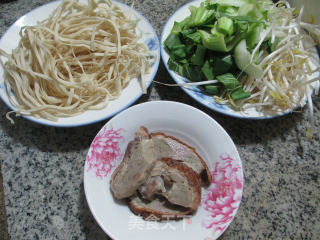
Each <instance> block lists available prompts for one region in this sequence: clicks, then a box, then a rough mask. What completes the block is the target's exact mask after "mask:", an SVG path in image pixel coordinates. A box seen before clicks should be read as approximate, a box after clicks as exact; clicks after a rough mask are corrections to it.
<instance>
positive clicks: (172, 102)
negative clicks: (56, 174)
mask: <svg viewBox="0 0 320 240" xmlns="http://www.w3.org/2000/svg"><path fill="white" fill-rule="evenodd" d="M153 104H175V105H177V106H183V107H185V108H186V109H189V110H190V109H191V110H193V111H196V112H198V113H199V114H201V115H202V116H203V117H205V118H207V119H208V120H210V121H212V122H213V123H214V124H215V125H216V127H218V129H219V131H221V132H222V133H223V135H224V136H225V137H226V139H228V140H229V141H230V143H231V147H232V148H233V149H234V150H235V161H237V163H238V164H239V167H240V169H241V171H240V175H241V183H242V187H241V196H240V200H239V205H238V207H237V209H235V212H234V215H233V217H232V219H231V220H230V221H229V222H228V223H227V226H226V227H225V229H224V230H223V231H222V232H220V233H219V235H217V236H214V239H218V238H219V237H220V236H221V235H222V234H223V233H224V232H225V231H226V230H227V229H228V228H229V226H230V224H231V223H232V222H233V220H234V218H235V217H236V215H237V213H238V210H239V208H240V206H241V203H242V199H243V194H244V187H245V182H244V169H243V164H242V160H241V157H240V154H239V151H238V148H237V146H236V144H235V143H234V141H233V140H232V137H231V136H230V135H229V134H228V132H227V131H226V130H225V129H224V128H223V127H222V125H220V124H219V122H217V121H216V120H215V119H214V118H213V117H211V116H210V115H208V114H207V113H205V112H203V111H201V110H200V109H198V108H196V107H193V106H191V105H189V104H185V103H181V102H177V101H170V100H157V101H150V102H143V103H139V104H137V105H134V106H131V107H129V108H127V109H125V110H124V111H122V112H121V113H119V114H117V115H115V116H114V117H112V118H111V119H110V120H109V121H108V122H106V123H105V124H104V125H103V126H102V127H101V128H100V130H98V132H97V134H96V135H95V137H94V138H93V139H92V141H91V144H90V147H89V148H88V151H87V154H86V157H85V163H84V169H83V188H84V194H85V198H86V201H87V204H88V207H89V209H90V212H91V214H92V215H93V217H94V219H95V222H96V223H97V224H98V225H99V226H100V227H101V229H102V230H103V231H104V232H105V233H106V234H107V235H108V236H109V237H111V238H112V239H114V240H120V239H119V238H116V237H115V235H114V234H113V232H112V231H111V232H110V230H109V229H108V228H107V227H105V226H103V224H102V223H101V222H99V221H98V219H99V217H98V216H97V211H95V210H94V207H93V204H92V203H91V201H90V200H89V196H88V194H89V193H88V191H89V190H88V188H89V187H88V183H87V178H88V175H87V174H88V173H87V170H88V169H87V168H86V166H87V156H88V154H89V152H90V149H91V146H92V143H93V142H94V140H95V139H96V137H97V136H98V134H99V133H100V131H101V130H102V129H104V128H106V127H107V125H110V124H111V125H112V121H117V118H121V117H122V115H123V114H126V113H127V112H128V111H135V109H136V108H143V107H144V106H145V105H153ZM211 170H212V169H211ZM86 176H87V177H86ZM110 177H111V176H110ZM128 211H130V210H129V209H128ZM121 240H122V239H121Z"/></svg>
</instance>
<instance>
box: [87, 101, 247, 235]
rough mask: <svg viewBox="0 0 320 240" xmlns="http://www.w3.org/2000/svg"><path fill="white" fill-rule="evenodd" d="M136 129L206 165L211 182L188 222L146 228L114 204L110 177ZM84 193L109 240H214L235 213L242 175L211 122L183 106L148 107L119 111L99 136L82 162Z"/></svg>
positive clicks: (224, 139)
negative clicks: (179, 144)
mask: <svg viewBox="0 0 320 240" xmlns="http://www.w3.org/2000/svg"><path fill="white" fill-rule="evenodd" d="M140 126H145V127H147V128H148V130H149V131H150V132H155V131H161V132H164V133H166V134H167V135H171V136H174V137H177V138H179V139H181V140H182V141H184V142H186V143H187V144H189V145H191V146H193V147H195V148H196V151H197V152H198V153H199V154H200V155H201V156H202V157H203V159H204V160H205V161H206V162H207V164H208V166H209V168H210V171H211V172H212V176H213V182H212V184H211V185H210V187H209V188H207V189H204V188H203V189H202V201H201V205H200V207H199V209H198V211H197V212H196V213H195V215H194V216H193V217H191V218H189V219H183V220H180V221H169V222H161V223H160V222H147V221H144V220H142V218H140V217H138V216H136V215H134V214H133V213H132V212H131V211H130V209H129V207H128V206H127V205H126V204H124V203H122V202H118V201H116V200H115V199H114V198H113V196H112V194H111V192H110V189H109V187H110V184H109V182H110V176H111V174H112V172H113V171H114V169H115V168H116V166H117V165H118V164H119V163H120V162H121V160H122V157H123V154H124V151H125V149H126V147H127V144H128V142H129V141H130V140H132V139H133V137H134V133H135V131H136V130H137V129H138V127H140ZM84 189H85V194H86V198H87V202H88V205H89V208H90V210H91V212H92V214H93V216H94V218H95V219H96V221H97V222H98V224H99V225H100V227H101V228H102V229H103V230H104V231H105V232H106V233H107V234H108V235H109V236H110V237H111V238H113V239H118V240H126V239H137V240H143V239H148V240H149V239H154V240H163V239H184V240H187V239H216V238H218V237H219V236H220V235H221V234H222V233H223V232H224V231H225V229H226V228H227V227H228V226H229V224H230V223H231V221H232V219H233V218H234V216H235V215H236V213H237V210H238V208H239V205H240V201H241V197H242V191H243V171H242V164H241V160H240V157H239V154H238V151H237V148H236V146H235V145H234V143H233V141H232V140H231V138H230V137H229V135H228V134H227V133H226V131H225V130H224V129H223V128H222V127H221V126H220V125H219V124H218V123H217V122H216V121H215V120H213V119H212V118H211V117H210V116H208V115H207V114H205V113H203V112H202V111H200V110H198V109H196V108H194V107H191V106H189V105H186V104H182V103H178V102H170V101H153V102H147V103H142V104H139V105H136V106H133V107H130V108H128V109H126V110H124V111H123V112H121V113H119V114H118V115H116V116H115V117H113V118H112V119H111V120H110V121H109V122H108V123H106V125H105V126H104V127H103V128H102V129H101V130H100V131H99V133H98V134H97V136H96V137H95V139H94V140H93V142H92V144H91V146H90V149H89V151H88V154H87V157H86V162H85V166H84Z"/></svg>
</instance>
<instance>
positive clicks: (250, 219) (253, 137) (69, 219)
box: [0, 0, 320, 240]
mask: <svg viewBox="0 0 320 240" xmlns="http://www.w3.org/2000/svg"><path fill="white" fill-rule="evenodd" d="M47 2H50V1H49V0H16V1H5V2H3V1H1V2H0V36H2V34H3V33H4V32H5V31H6V29H7V28H8V27H9V26H10V25H11V24H12V23H14V21H16V20H17V19H18V18H19V17H20V16H22V15H24V14H25V13H27V12H29V11H30V10H32V9H34V8H36V7H38V6H40V5H42V4H45V3H47ZM125 2H126V3H127V4H130V3H131V1H125ZM186 2H188V1H186V0H183V1H178V0H141V1H135V8H136V9H138V10H139V11H140V12H141V13H142V14H143V15H144V16H146V18H148V19H149V21H150V22H151V23H152V25H153V26H154V28H155V29H156V31H157V34H158V36H160V33H161V29H162V26H164V23H165V22H166V20H167V19H168V18H169V16H170V15H171V14H172V13H173V12H174V11H175V9H177V8H178V7H179V6H182V5H183V4H184V3H186ZM155 80H157V81H159V82H170V83H172V82H173V81H172V79H171V78H170V76H169V74H168V73H167V72H166V69H165V67H164V65H163V64H162V63H160V67H159V70H158V73H157V75H156V77H155ZM159 99H161V100H173V101H178V102H183V103H186V104H190V105H192V106H194V107H196V108H199V109H200V110H202V111H204V112H206V113H207V114H209V115H210V116H211V117H212V118H214V119H215V120H216V121H218V122H219V123H220V124H221V125H222V126H223V127H224V128H225V130H226V131H227V132H228V133H229V134H230V136H231V137H232V139H233V141H234V142H235V144H236V146H237V148H238V150H239V153H240V156H241V159H242V163H243V167H244V181H245V184H244V193H243V199H242V202H241V205H240V208H239V211H238V213H237V215H236V217H235V218H234V220H233V222H232V224H231V225H230V227H229V228H228V229H227V230H226V231H225V233H224V234H223V235H222V236H221V239H319V236H320V217H319V216H320V208H319V206H320V178H319V175H320V141H319V137H320V136H319V132H320V98H319V97H318V96H316V97H314V98H313V101H314V111H315V114H314V115H315V116H314V120H315V121H314V132H315V134H314V136H313V141H312V142H309V141H308V140H307V138H306V137H305V133H306V126H307V124H308V111H307V109H303V110H302V111H299V112H296V113H293V114H289V115H287V116H284V117H279V118H275V119H271V120H263V121H252V120H251V121H250V120H240V119H235V118H230V117H228V116H224V115H221V114H218V113H216V112H213V111H211V110H209V109H207V108H205V107H203V106H202V105H200V104H199V103H197V102H195V101H194V100H193V99H191V98H190V97H189V96H187V95H186V94H185V93H184V92H183V91H182V90H181V89H179V88H175V89H168V88H167V87H165V86H161V85H156V84H152V85H151V87H150V88H149V90H148V94H147V95H144V96H142V97H141V98H140V99H139V100H138V101H137V103H141V102H145V101H151V100H159ZM8 110H9V109H8V108H7V107H6V106H5V105H4V104H3V103H1V104H0V114H1V118H0V146H1V150H0V163H1V167H2V175H3V188H4V189H3V192H4V195H5V209H6V216H7V225H8V233H9V236H10V237H11V239H48V240H49V239H87V240H93V239H101V240H102V239H109V238H108V237H107V235H106V234H105V233H104V232H103V231H102V230H101V229H100V227H99V226H98V224H97V223H96V222H95V220H94V218H93V216H92V215H91V213H90V210H89V208H88V205H87V202H86V199H85V195H84V190H83V167H84V161H85V156H86V153H87V150H88V148H89V146H90V143H91V141H92V140H93V138H94V136H95V135H96V133H97V132H98V131H99V130H100V128H101V127H102V126H103V125H104V124H105V123H106V121H107V120H106V121H102V122H99V123H96V124H93V125H89V126H84V127H77V128H68V129H67V128H53V127H47V126H41V125H38V124H35V123H33V122H30V121H27V120H25V119H24V118H16V121H15V124H14V125H11V124H10V122H9V121H8V120H7V119H6V117H5V114H6V113H7V112H8ZM0 179H1V178H0ZM0 193H1V191H0ZM0 196H1V194H0ZM2 212H3V211H2ZM0 216H1V214H0ZM0 224H1V226H0V231H5V225H6V224H5V222H4V221H0ZM2 225H3V226H2ZM0 236H5V234H4V235H2V234H1V233H0Z"/></svg>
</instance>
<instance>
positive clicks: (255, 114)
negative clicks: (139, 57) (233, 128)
mask: <svg viewBox="0 0 320 240" xmlns="http://www.w3.org/2000/svg"><path fill="white" fill-rule="evenodd" d="M201 2H203V0H196V1H192V2H190V3H187V4H186V5H183V6H182V7H181V8H179V9H178V10H177V11H176V12H175V13H173V14H172V15H171V16H170V18H169V19H168V21H167V22H166V24H165V26H164V28H163V30H162V33H161V38H160V44H161V46H160V48H161V57H162V61H163V63H164V65H165V67H166V69H167V70H168V72H169V74H170V75H171V77H172V78H173V80H174V81H175V82H176V83H183V82H186V79H185V78H184V77H181V76H180V75H178V74H177V73H176V72H174V71H172V70H170V69H169V67H168V64H167V63H168V60H169V54H168V53H167V52H166V50H165V49H164V46H163V43H164V41H165V40H166V38H167V37H168V35H169V34H170V32H171V29H172V27H173V24H174V22H175V21H177V22H180V21H182V20H183V19H185V18H186V17H187V16H189V15H190V10H189V6H190V5H193V6H199V5H200V3H201ZM314 54H315V57H316V58H319V56H318V53H317V50H316V49H315V52H314ZM318 75H319V73H315V74H313V75H312V77H311V78H313V77H317V76H318ZM312 85H313V86H314V87H317V86H318V85H319V81H317V82H314V83H313V84H312ZM188 88H189V89H187V88H185V87H182V89H183V90H184V91H185V92H186V93H187V94H188V95H189V96H190V97H192V98H193V99H194V100H196V101H198V102H199V103H201V104H203V105H204V106H206V107H208V108H210V109H212V110H214V111H217V112H219V113H222V114H225V115H229V116H231V117H236V118H246V119H268V118H274V117H279V116H283V115H285V114H288V113H290V112H291V111H289V110H288V111H285V112H278V113H272V114H270V113H263V112H260V111H256V110H255V109H254V108H252V109H248V110H246V111H245V112H240V111H235V110H234V109H232V108H231V107H229V106H228V105H221V104H218V103H217V102H215V101H214V99H213V98H212V97H211V96H209V95H206V94H203V93H202V91H201V90H200V89H199V88H198V87H196V86H193V87H189V86H188ZM305 100H306V99H305Z"/></svg>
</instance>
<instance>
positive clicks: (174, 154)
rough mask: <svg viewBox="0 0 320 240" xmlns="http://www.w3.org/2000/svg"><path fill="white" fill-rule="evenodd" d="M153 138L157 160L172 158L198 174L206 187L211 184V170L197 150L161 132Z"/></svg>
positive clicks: (152, 134) (153, 134)
mask: <svg viewBox="0 0 320 240" xmlns="http://www.w3.org/2000/svg"><path fill="white" fill-rule="evenodd" d="M151 138H152V140H153V142H154V147H155V150H154V151H155V154H156V158H157V159H161V158H172V159H176V160H179V161H181V162H183V163H184V164H186V165H187V166H188V167H190V168H192V169H193V170H194V171H195V172H196V173H198V174H199V175H200V176H201V179H202V182H203V183H204V185H209V184H210V183H211V181H212V177H211V174H210V170H209V168H208V166H207V164H206V162H205V161H204V160H203V159H202V158H201V156H200V155H199V154H198V153H197V152H196V150H195V148H193V147H191V146H189V145H187V144H186V143H184V142H182V141H180V140H179V139H177V138H175V137H172V136H167V135H165V134H164V133H160V132H157V133H151Z"/></svg>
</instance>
